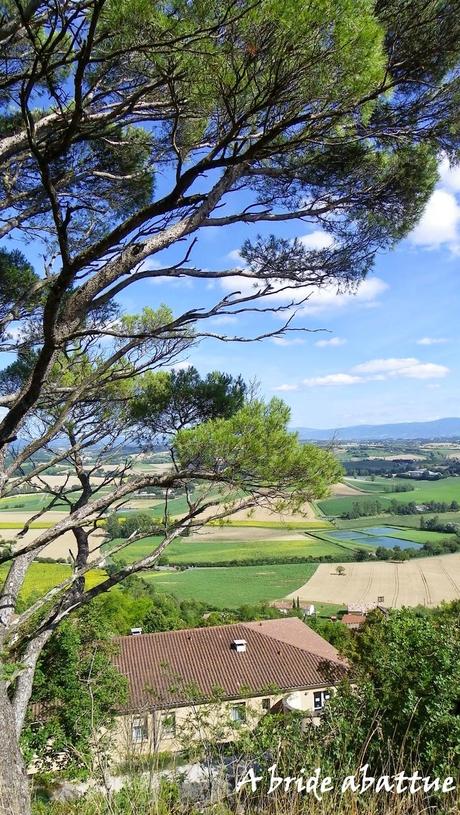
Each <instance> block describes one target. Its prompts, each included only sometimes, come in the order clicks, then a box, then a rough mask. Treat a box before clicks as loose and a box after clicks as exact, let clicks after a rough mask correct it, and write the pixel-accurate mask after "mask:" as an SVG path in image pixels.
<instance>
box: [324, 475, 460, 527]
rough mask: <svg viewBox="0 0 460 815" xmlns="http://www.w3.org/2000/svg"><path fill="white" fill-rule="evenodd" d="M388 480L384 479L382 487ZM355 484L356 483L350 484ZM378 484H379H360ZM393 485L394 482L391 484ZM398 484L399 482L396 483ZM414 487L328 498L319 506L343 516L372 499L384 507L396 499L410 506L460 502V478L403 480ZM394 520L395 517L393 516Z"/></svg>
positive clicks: (327, 513)
mask: <svg viewBox="0 0 460 815" xmlns="http://www.w3.org/2000/svg"><path fill="white" fill-rule="evenodd" d="M385 482H387V479H382V485H384V484H385ZM349 483H350V484H351V483H354V482H351V481H350V482H349ZM363 483H364V484H376V483H377V482H371V481H369V482H359V484H361V485H362V484H363ZM390 483H393V482H390ZM394 483H397V482H394ZM400 483H404V484H406V485H407V486H410V487H412V489H411V491H410V492H396V493H385V492H378V491H377V490H375V491H374V490H373V491H372V496H369V497H368V496H365V495H362V496H360V495H350V496H341V497H340V498H326V499H325V500H323V501H318V506H319V507H320V509H321V510H322V512H324V513H325V514H326V515H341V514H342V513H344V512H348V511H349V510H350V509H351V508H352V506H353V504H354V503H358V504H364V505H366V504H367V503H368V502H369V500H372V498H378V499H379V501H381V503H382V504H383V505H389V504H390V502H391V501H392V500H393V499H395V500H396V501H397V502H398V503H399V504H408V503H411V502H412V501H414V502H415V503H416V504H424V503H428V502H429V501H445V502H446V503H450V502H451V501H460V478H455V477H454V476H453V477H451V478H444V479H441V480H440V481H417V480H415V479H403V481H402V482H400ZM393 518H394V516H393Z"/></svg>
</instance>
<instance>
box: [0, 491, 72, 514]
mask: <svg viewBox="0 0 460 815" xmlns="http://www.w3.org/2000/svg"><path fill="white" fill-rule="evenodd" d="M73 496H75V498H76V497H77V496H78V493H77V492H75V493H73ZM50 501H51V496H50V495H46V494H45V493H40V492H34V493H28V494H26V495H14V496H11V497H10V498H2V499H1V500H0V511H3V510H12V509H13V510H23V511H24V512H27V511H29V510H37V509H43V507H44V506H47V504H49V502H50ZM52 509H53V510H56V509H57V510H62V509H68V507H67V505H66V504H65V503H64V502H63V501H61V502H59V501H57V502H56V503H55V504H54V505H53V507H52Z"/></svg>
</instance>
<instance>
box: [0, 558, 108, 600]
mask: <svg viewBox="0 0 460 815" xmlns="http://www.w3.org/2000/svg"><path fill="white" fill-rule="evenodd" d="M7 572H8V564H6V563H5V564H2V565H1V566H0V584H3V581H4V579H5V577H6V575H7ZM70 574H71V568H70V566H67V565H66V564H64V563H32V564H31V566H30V568H29V569H28V571H27V574H26V577H25V580H24V585H23V587H22V589H21V599H22V600H26V601H27V600H29V599H31V598H32V597H35V596H40V595H42V594H46V592H47V591H49V589H52V588H53V586H57V585H58V583H61V582H62V581H63V580H65V579H66V578H67V577H69V576H70ZM105 576H106V574H105V572H104V571H102V569H92V570H91V571H89V572H88V573H87V575H86V588H88V589H90V588H92V587H93V586H96V585H97V584H98V583H101V582H102V580H103V579H104V578H105Z"/></svg>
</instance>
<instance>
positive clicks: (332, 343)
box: [315, 337, 347, 348]
mask: <svg viewBox="0 0 460 815" xmlns="http://www.w3.org/2000/svg"><path fill="white" fill-rule="evenodd" d="M346 342H347V341H346V340H344V339H343V337H331V339H330V340H318V341H317V342H315V345H316V347H317V348H338V347H339V345H345V344H346Z"/></svg>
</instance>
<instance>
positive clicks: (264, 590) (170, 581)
mask: <svg viewBox="0 0 460 815" xmlns="http://www.w3.org/2000/svg"><path fill="white" fill-rule="evenodd" d="M316 568H317V567H316V565H315V564H314V563H313V564H311V563H296V564H283V565H280V566H279V565H275V566H229V567H226V566H221V567H218V568H215V569H213V568H204V569H200V568H197V569H188V570H187V571H185V572H150V573H149V574H146V575H145V577H144V579H145V580H147V581H148V582H150V583H151V584H152V585H153V586H154V587H155V588H156V590H157V591H160V592H163V593H166V594H174V595H175V596H176V597H178V598H179V600H191V599H194V600H201V601H203V602H204V603H208V604H209V605H210V606H215V607H216V608H237V607H238V606H242V605H246V604H251V605H252V604H254V603H263V602H271V601H272V600H278V599H279V598H282V597H285V596H286V594H289V593H290V592H293V591H295V590H296V589H298V588H300V586H302V585H303V584H304V583H306V581H307V580H309V579H310V578H311V576H312V575H313V574H314V572H315V570H316Z"/></svg>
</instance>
